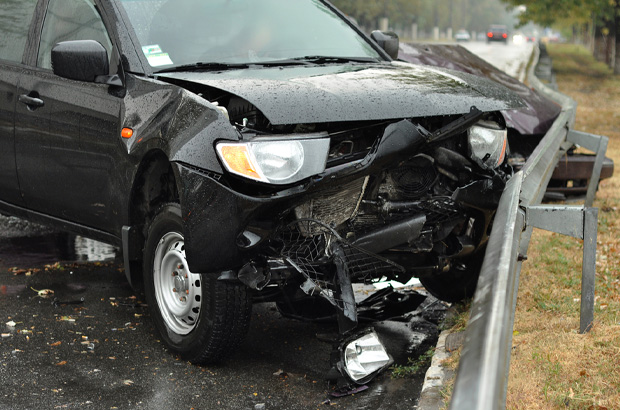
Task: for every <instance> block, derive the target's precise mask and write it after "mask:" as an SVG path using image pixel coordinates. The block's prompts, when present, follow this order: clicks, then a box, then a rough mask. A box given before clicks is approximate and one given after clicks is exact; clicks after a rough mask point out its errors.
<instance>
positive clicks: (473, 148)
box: [467, 121, 508, 170]
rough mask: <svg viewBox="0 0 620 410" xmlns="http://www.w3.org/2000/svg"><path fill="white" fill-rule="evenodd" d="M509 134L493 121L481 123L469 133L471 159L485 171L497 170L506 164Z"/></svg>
mask: <svg viewBox="0 0 620 410" xmlns="http://www.w3.org/2000/svg"><path fill="white" fill-rule="evenodd" d="M507 138H508V132H507V131H506V129H505V128H502V127H501V126H500V125H499V124H497V123H495V122H492V121H479V122H478V123H476V125H473V126H472V127H471V128H470V129H469V130H468V131H467V144H468V148H469V157H470V158H471V159H472V160H473V161H474V162H475V163H476V164H478V165H479V166H480V167H482V168H483V169H488V170H491V169H495V168H497V167H499V166H500V165H501V164H502V162H504V157H505V155H506V146H507V143H508V139H507Z"/></svg>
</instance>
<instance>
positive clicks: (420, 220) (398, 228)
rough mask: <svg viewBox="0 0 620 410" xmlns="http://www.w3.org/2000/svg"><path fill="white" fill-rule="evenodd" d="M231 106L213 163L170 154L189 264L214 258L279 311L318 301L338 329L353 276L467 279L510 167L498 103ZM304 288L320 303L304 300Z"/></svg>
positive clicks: (437, 290)
mask: <svg viewBox="0 0 620 410" xmlns="http://www.w3.org/2000/svg"><path fill="white" fill-rule="evenodd" d="M244 114H246V116H244V119H240V121H239V122H237V121H235V118H234V117H233V116H232V115H231V121H232V122H233V123H235V124H237V129H238V132H239V135H240V138H239V141H220V142H218V143H217V144H216V149H217V152H218V155H219V158H220V160H221V162H222V164H223V167H224V168H225V169H226V172H225V173H224V175H215V174H213V175H209V174H207V173H204V172H201V171H200V170H196V169H191V168H190V167H187V166H182V165H179V172H180V173H181V174H182V178H181V180H183V181H184V183H185V185H186V189H185V190H183V195H184V197H182V198H181V201H182V203H185V204H193V206H188V211H187V215H186V217H185V223H186V224H187V236H188V238H189V240H188V241H187V246H188V248H189V249H188V251H187V254H188V260H189V262H190V266H191V267H192V270H194V271H196V270H198V271H211V272H212V271H215V270H217V271H225V272H224V273H222V274H221V278H222V279H234V280H241V281H242V282H243V283H245V284H246V285H247V286H249V287H251V288H253V289H255V290H256V291H258V295H259V297H262V298H263V299H270V300H276V301H277V302H278V306H279V307H280V308H281V310H282V311H283V313H285V314H290V315H292V316H296V317H305V316H308V315H309V316H310V317H316V316H317V315H318V316H320V315H330V309H332V312H331V314H333V315H335V316H336V317H337V318H338V323H339V327H340V332H341V333H342V334H346V333H348V332H350V331H352V330H353V329H355V328H356V326H357V322H358V320H357V314H356V304H355V299H354V296H353V290H352V283H355V282H365V283H372V282H378V281H383V280H396V281H399V282H401V283H406V282H407V281H408V280H410V279H411V278H412V277H419V278H420V279H421V280H422V282H423V283H424V284H425V285H426V286H427V288H428V290H429V291H430V292H431V293H433V294H434V295H436V296H438V297H439V298H441V299H445V300H458V299H460V298H463V297H465V296H467V295H468V294H471V292H473V289H472V286H471V283H472V280H473V286H474V287H475V281H476V277H477V269H476V267H475V265H476V264H477V262H478V261H479V260H481V259H482V254H481V253H480V251H481V249H483V248H484V245H485V243H486V240H487V233H488V231H489V226H490V224H491V222H492V218H493V213H494V209H495V207H496V206H497V202H498V199H499V196H500V194H501V192H502V189H503V187H504V185H505V182H506V181H507V179H508V178H509V177H510V175H511V169H510V167H508V166H507V165H506V164H505V161H504V157H505V153H506V150H507V140H506V131H505V124H504V123H503V119H502V117H501V115H499V114H498V113H496V112H491V113H483V112H481V111H479V110H477V109H476V108H475V107H472V109H471V111H470V112H469V113H467V114H464V115H450V116H441V117H429V118H422V119H404V120H394V121H375V122H358V123H336V124H332V123H330V124H314V125H296V126H289V127H271V128H268V126H265V125H261V124H260V123H258V124H257V121H256V119H255V118H254V119H253V120H252V121H251V122H250V120H248V118H247V112H246V113H244ZM213 209H218V210H219V211H220V212H219V215H213V211H212V210H213ZM205 243H208V246H204V244H205ZM317 297H318V298H320V299H322V300H324V301H326V302H327V304H328V305H329V307H327V308H326V309H318V308H317V309H314V308H308V303H311V306H314V305H312V304H314V303H316V302H309V301H310V300H314V299H316V298H317Z"/></svg>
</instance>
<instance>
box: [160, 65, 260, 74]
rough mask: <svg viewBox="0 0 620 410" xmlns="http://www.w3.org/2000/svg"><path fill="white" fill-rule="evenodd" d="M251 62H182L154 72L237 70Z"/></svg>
mask: <svg viewBox="0 0 620 410" xmlns="http://www.w3.org/2000/svg"><path fill="white" fill-rule="evenodd" d="M250 65H251V64H249V63H237V64H232V63H217V62H209V63H192V64H183V65H179V66H176V67H168V68H162V69H161V70H157V71H156V73H157V74H159V73H174V72H178V71H195V70H210V71H223V70H238V69H244V68H249V67H250Z"/></svg>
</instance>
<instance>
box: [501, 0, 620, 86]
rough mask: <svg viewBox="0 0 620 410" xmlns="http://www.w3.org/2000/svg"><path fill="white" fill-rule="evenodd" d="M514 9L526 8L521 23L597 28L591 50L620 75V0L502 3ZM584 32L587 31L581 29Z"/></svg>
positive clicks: (509, 0)
mask: <svg viewBox="0 0 620 410" xmlns="http://www.w3.org/2000/svg"><path fill="white" fill-rule="evenodd" d="M502 1H503V2H505V3H507V4H510V5H512V6H514V7H516V6H520V5H523V6H525V7H526V9H525V11H524V12H523V13H521V14H520V16H519V20H520V22H521V23H522V24H523V23H526V22H528V21H532V22H535V23H538V24H540V25H542V26H545V27H550V26H553V25H556V24H564V25H567V24H571V25H572V26H573V27H575V26H577V25H581V26H582V27H583V26H589V25H590V24H592V26H593V28H594V30H593V31H594V33H595V35H594V41H593V47H592V51H593V52H594V55H595V56H596V57H597V58H599V59H601V60H605V61H606V62H607V64H608V65H609V66H611V67H612V68H613V69H614V73H615V74H620V0H502ZM582 32H587V31H586V30H582Z"/></svg>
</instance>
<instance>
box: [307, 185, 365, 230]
mask: <svg viewBox="0 0 620 410" xmlns="http://www.w3.org/2000/svg"><path fill="white" fill-rule="evenodd" d="M367 183H368V177H366V178H361V179H357V180H355V181H352V182H349V183H348V184H345V185H343V186H338V187H335V188H332V189H329V190H327V191H325V192H324V193H322V194H321V195H320V196H317V197H315V198H313V199H311V200H309V201H308V202H306V203H305V204H303V205H300V206H299V207H297V208H296V209H295V215H296V216H297V219H308V218H310V219H315V220H318V221H321V222H322V223H324V224H325V225H327V226H331V227H336V226H339V225H341V224H342V223H344V222H346V221H348V220H349V219H351V218H353V217H354V216H355V214H356V213H357V210H358V208H359V204H360V202H361V199H362V196H363V195H364V190H365V189H366V184H367Z"/></svg>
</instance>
